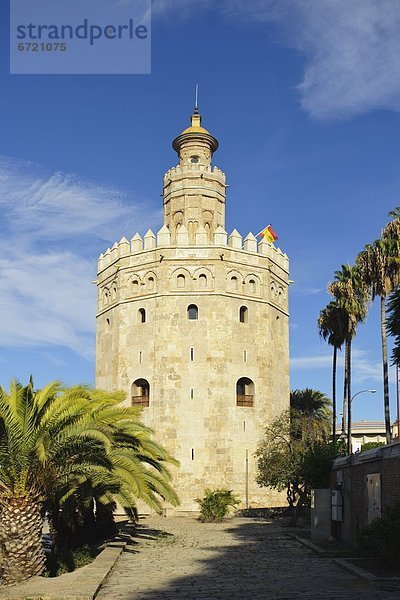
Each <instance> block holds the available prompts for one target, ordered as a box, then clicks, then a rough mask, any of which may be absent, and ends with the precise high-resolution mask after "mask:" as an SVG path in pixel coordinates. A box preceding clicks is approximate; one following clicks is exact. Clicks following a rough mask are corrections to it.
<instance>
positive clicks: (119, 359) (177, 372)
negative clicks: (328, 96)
mask: <svg viewBox="0 0 400 600" xmlns="http://www.w3.org/2000/svg"><path fill="white" fill-rule="evenodd" d="M173 148H174V150H175V151H176V152H177V153H178V156H179V165H178V166H176V167H174V168H172V169H170V170H169V171H168V172H167V173H166V174H165V176H164V193H163V205H164V225H163V227H162V228H161V230H160V231H159V232H158V234H157V236H156V235H154V233H153V232H152V231H151V230H149V231H148V232H147V233H146V235H145V236H144V238H143V239H142V238H141V237H140V235H139V234H136V235H134V237H133V238H132V240H131V241H130V242H129V241H128V240H127V239H126V238H125V237H123V238H122V239H121V241H120V242H119V243H115V244H114V246H113V247H112V248H111V249H110V248H109V249H108V250H107V251H106V252H105V254H104V255H103V254H102V255H100V258H99V262H98V280H97V285H98V313H97V341H96V352H97V360H96V385H97V387H99V388H103V389H106V390H116V389H121V390H125V391H126V394H127V403H133V404H136V405H140V406H141V407H142V408H143V412H142V418H143V420H144V422H145V423H146V424H147V425H148V426H150V427H151V428H152V429H154V430H155V432H156V439H157V440H158V441H159V442H161V443H162V444H163V445H165V446H166V447H167V448H168V449H169V451H170V453H171V454H172V455H173V456H174V457H175V458H177V459H178V460H179V462H180V468H179V469H176V471H175V473H174V486H175V489H176V490H177V492H178V494H179V496H180V499H181V510H183V511H192V510H197V509H198V505H197V504H196V503H195V501H194V498H196V497H198V496H202V495H203V492H204V489H205V488H206V487H211V488H216V487H226V488H228V489H231V490H233V491H234V492H235V493H236V494H238V495H239V496H240V497H241V499H242V503H243V505H246V504H249V505H251V506H257V505H264V506H265V505H268V504H270V505H271V504H273V503H274V501H275V499H274V494H273V493H272V492H271V491H268V490H266V489H263V488H259V487H258V486H257V484H256V483H255V473H256V462H255V458H254V452H255V450H256V448H257V445H258V442H259V440H260V438H261V437H262V435H263V432H264V429H265V426H266V425H267V423H268V422H270V421H271V419H273V418H274V417H276V416H277V415H279V414H280V413H281V411H282V410H285V409H286V408H288V405H289V339H288V284H289V279H288V278H289V273H288V268H289V261H288V257H287V256H286V254H283V253H282V252H281V250H279V249H277V248H275V247H274V246H273V245H271V244H269V243H268V242H266V241H264V240H263V241H261V242H260V243H257V240H256V238H255V237H254V235H252V234H251V233H249V234H248V235H247V237H246V238H245V239H244V240H242V236H241V235H240V234H239V233H238V231H236V229H234V230H233V231H232V233H231V234H230V235H229V237H228V235H227V232H226V231H225V199H226V187H227V186H226V178H225V174H224V173H223V172H222V171H220V169H218V168H217V167H212V166H211V161H212V157H213V154H214V152H215V151H216V150H217V148H218V142H217V140H216V139H215V137H213V136H212V135H211V134H210V133H209V132H208V131H207V130H206V129H204V128H203V127H202V125H201V116H200V115H199V114H198V110H197V109H195V112H194V114H193V115H192V117H191V126H190V127H189V128H188V129H185V130H184V131H183V132H182V133H181V134H180V135H179V136H178V137H177V138H176V139H175V140H174V142H173ZM266 212H267V211H266ZM263 225H265V223H260V227H261V226H263Z"/></svg>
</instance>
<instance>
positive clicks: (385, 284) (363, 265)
mask: <svg viewBox="0 0 400 600" xmlns="http://www.w3.org/2000/svg"><path fill="white" fill-rule="evenodd" d="M387 231H388V230H387ZM398 245H399V243H398V240H394V239H391V238H387V237H382V239H380V240H376V241H375V242H374V243H373V244H368V245H367V246H366V247H365V249H364V250H363V251H362V252H360V254H359V255H358V256H357V265H358V268H359V272H360V274H361V277H362V278H363V280H364V282H365V284H366V285H367V286H368V287H369V288H370V290H371V296H372V300H374V299H375V298H376V297H377V296H379V297H380V301H381V302H380V305H381V310H380V313H381V344H382V367H383V390H384V394H383V396H384V410H385V428H386V443H387V444H389V443H390V441H391V431H390V407H389V372H388V355H387V333H386V297H387V295H388V294H390V292H391V291H392V290H393V289H394V288H395V287H396V286H397V285H398V284H399V276H400V271H399V263H398V261H397V260H396V256H398V254H399V253H398Z"/></svg>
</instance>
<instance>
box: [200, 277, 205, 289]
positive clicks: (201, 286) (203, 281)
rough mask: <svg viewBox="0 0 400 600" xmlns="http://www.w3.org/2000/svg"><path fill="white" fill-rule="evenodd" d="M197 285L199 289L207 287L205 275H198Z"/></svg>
mask: <svg viewBox="0 0 400 600" xmlns="http://www.w3.org/2000/svg"><path fill="white" fill-rule="evenodd" d="M199 287H200V289H204V288H206V287H207V275H204V274H202V275H199Z"/></svg>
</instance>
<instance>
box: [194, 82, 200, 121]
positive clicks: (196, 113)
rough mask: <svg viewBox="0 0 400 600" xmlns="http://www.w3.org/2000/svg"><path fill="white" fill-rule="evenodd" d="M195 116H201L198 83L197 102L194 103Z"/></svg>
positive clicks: (197, 85) (197, 86)
mask: <svg viewBox="0 0 400 600" xmlns="http://www.w3.org/2000/svg"><path fill="white" fill-rule="evenodd" d="M194 114H195V115H198V114H199V84H198V83H196V92H195V101H194Z"/></svg>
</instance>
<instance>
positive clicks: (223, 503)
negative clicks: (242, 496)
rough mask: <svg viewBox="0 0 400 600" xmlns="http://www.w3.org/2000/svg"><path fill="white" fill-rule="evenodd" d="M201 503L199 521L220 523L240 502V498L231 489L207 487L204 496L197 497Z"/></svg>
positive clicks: (197, 500)
mask: <svg viewBox="0 0 400 600" xmlns="http://www.w3.org/2000/svg"><path fill="white" fill-rule="evenodd" d="M196 502H198V503H199V505H200V516H199V521H201V522H202V523H213V522H214V523H218V522H219V521H222V519H223V518H224V517H225V516H226V515H227V514H228V513H229V510H230V508H234V507H235V506H237V505H238V504H239V503H240V500H239V498H237V496H235V495H234V494H232V491H231V490H226V489H217V490H209V489H206V490H205V492H204V497H203V498H196Z"/></svg>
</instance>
